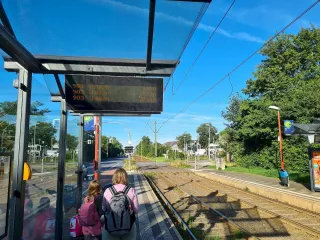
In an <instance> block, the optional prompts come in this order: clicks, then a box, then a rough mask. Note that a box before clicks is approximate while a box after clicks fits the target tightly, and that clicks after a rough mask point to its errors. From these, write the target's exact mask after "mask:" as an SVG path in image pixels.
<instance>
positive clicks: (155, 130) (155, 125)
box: [154, 121, 158, 166]
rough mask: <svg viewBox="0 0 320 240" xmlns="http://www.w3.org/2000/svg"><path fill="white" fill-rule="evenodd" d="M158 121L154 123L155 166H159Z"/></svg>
mask: <svg viewBox="0 0 320 240" xmlns="http://www.w3.org/2000/svg"><path fill="white" fill-rule="evenodd" d="M157 154H158V153H157V121H154V156H155V165H156V166H157Z"/></svg>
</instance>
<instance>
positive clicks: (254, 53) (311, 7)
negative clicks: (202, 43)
mask: <svg viewBox="0 0 320 240" xmlns="http://www.w3.org/2000/svg"><path fill="white" fill-rule="evenodd" d="M319 2H320V0H317V1H316V2H314V3H313V4H312V5H310V6H309V7H308V8H307V9H305V10H304V11H303V12H302V13H300V14H299V15H298V16H297V17H296V18H295V19H293V20H292V21H291V22H290V23H289V24H287V25H286V26H285V27H284V28H283V29H281V31H279V32H277V33H276V34H275V35H274V36H273V37H271V38H270V39H269V40H268V41H266V42H265V43H264V44H263V45H262V46H261V47H260V48H258V49H257V50H256V51H255V52H253V53H252V54H250V55H249V56H248V57H247V58H245V59H244V60H243V61H242V62H241V63H240V64H238V65H237V66H236V67H234V68H233V69H232V70H231V71H230V72H229V73H227V74H226V75H225V76H224V77H222V78H221V79H220V80H219V81H217V82H215V83H214V84H213V85H212V86H211V87H210V88H208V89H207V90H206V91H204V92H203V93H202V94H200V95H199V96H198V97H197V98H196V99H194V100H193V101H191V102H190V103H189V104H188V105H187V106H185V107H184V108H183V109H181V110H180V111H179V112H177V113H176V114H175V115H173V116H172V117H170V118H168V119H167V120H165V121H164V122H163V123H162V125H161V126H160V127H159V128H158V130H160V129H161V128H162V126H163V125H164V124H165V123H167V122H168V121H170V120H171V119H173V118H175V117H176V116H178V115H179V114H181V113H182V112H184V111H185V110H186V109H188V108H189V107H190V106H191V105H192V104H194V103H195V102H197V101H198V100H199V99H201V98H203V97H204V96H205V95H206V94H208V93H209V92H210V91H211V90H212V89H214V88H215V87H216V86H217V85H218V84H220V83H221V82H222V81H224V80H225V79H226V78H227V77H228V76H230V75H231V74H232V73H234V72H235V71H237V70H238V69H239V68H240V67H242V66H243V65H244V64H245V63H246V62H247V61H249V60H250V59H251V58H252V57H253V56H254V55H256V54H257V53H259V52H260V51H261V50H262V49H263V48H264V47H265V46H266V45H268V44H269V43H270V42H272V41H273V40H274V39H275V38H277V37H278V36H279V35H280V34H282V33H283V32H284V31H286V30H287V29H288V28H289V27H291V25H292V24H294V23H295V22H296V21H298V20H299V19H300V18H301V17H303V16H304V15H305V14H306V13H308V12H309V11H310V10H311V9H313V8H314V7H315V6H316V5H317V4H318V3H319Z"/></svg>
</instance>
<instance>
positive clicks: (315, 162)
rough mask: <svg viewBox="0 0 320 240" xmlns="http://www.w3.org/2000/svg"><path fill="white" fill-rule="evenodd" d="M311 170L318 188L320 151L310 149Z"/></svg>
mask: <svg viewBox="0 0 320 240" xmlns="http://www.w3.org/2000/svg"><path fill="white" fill-rule="evenodd" d="M311 161H312V172H313V182H312V183H311V184H313V185H314V187H315V188H316V189H320V170H319V166H320V151H312V160H311Z"/></svg>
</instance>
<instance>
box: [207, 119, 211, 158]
mask: <svg viewBox="0 0 320 240" xmlns="http://www.w3.org/2000/svg"><path fill="white" fill-rule="evenodd" d="M206 125H207V126H208V127H209V143H208V157H209V161H210V128H211V125H210V123H207V124H206Z"/></svg>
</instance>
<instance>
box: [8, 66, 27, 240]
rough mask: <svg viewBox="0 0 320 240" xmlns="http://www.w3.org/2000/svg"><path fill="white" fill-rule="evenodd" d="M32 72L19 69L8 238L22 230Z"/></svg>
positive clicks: (20, 233)
mask: <svg viewBox="0 0 320 240" xmlns="http://www.w3.org/2000/svg"><path fill="white" fill-rule="evenodd" d="M31 80H32V74H31V73H30V72H27V71H26V70H20V71H19V88H18V100H17V120H16V136H15V143H14V162H13V167H14V169H13V177H12V193H11V198H10V215H9V238H8V239H21V237H22V231H23V216H24V199H25V181H24V180H23V165H24V162H26V161H27V150H28V138H29V120H30V99H31V82H32V81H31Z"/></svg>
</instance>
